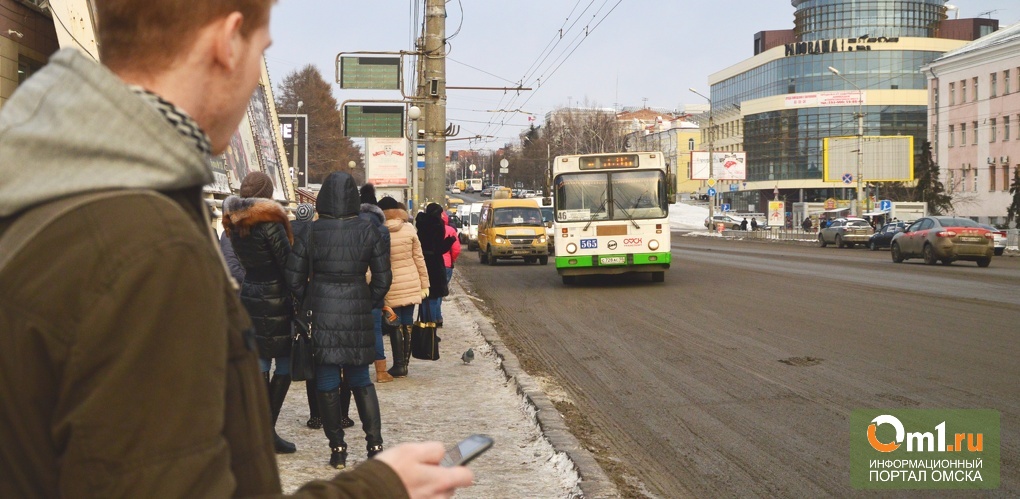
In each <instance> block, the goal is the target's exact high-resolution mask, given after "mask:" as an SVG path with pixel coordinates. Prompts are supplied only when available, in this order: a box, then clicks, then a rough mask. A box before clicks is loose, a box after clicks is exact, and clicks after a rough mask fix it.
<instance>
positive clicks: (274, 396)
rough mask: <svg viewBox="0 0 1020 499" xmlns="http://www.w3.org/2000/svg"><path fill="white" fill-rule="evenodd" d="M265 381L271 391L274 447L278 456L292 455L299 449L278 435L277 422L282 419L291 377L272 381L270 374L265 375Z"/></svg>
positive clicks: (270, 403)
mask: <svg viewBox="0 0 1020 499" xmlns="http://www.w3.org/2000/svg"><path fill="white" fill-rule="evenodd" d="M265 379H266V385H267V387H268V389H269V411H270V412H269V413H270V414H271V415H272V416H273V419H272V421H273V447H274V448H275V449H276V453H277V454H291V453H293V452H296V451H297V447H296V446H295V445H294V444H293V443H291V442H288V441H286V440H284V439H282V438H280V436H279V435H277V434H276V420H277V419H278V418H279V417H280V409H281V408H282V407H283V400H284V399H286V398H287V390H288V389H290V375H289V374H286V375H282V376H281V375H276V376H273V380H272V381H270V380H269V373H265Z"/></svg>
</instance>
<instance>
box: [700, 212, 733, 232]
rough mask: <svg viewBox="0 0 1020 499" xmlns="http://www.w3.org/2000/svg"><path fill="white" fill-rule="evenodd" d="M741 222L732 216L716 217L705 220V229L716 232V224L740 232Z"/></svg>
mask: <svg viewBox="0 0 1020 499" xmlns="http://www.w3.org/2000/svg"><path fill="white" fill-rule="evenodd" d="M740 222H742V220H738V219H736V218H733V217H731V216H730V215H715V216H713V217H712V218H705V228H706V229H710V230H715V227H716V224H723V228H724V229H732V230H740Z"/></svg>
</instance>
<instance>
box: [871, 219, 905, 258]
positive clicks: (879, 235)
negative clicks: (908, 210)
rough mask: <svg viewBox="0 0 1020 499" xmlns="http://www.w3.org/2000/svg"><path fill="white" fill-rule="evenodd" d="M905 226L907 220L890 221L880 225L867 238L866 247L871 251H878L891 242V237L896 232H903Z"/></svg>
mask: <svg viewBox="0 0 1020 499" xmlns="http://www.w3.org/2000/svg"><path fill="white" fill-rule="evenodd" d="M906 228H907V222H900V221H896V222H891V223H887V224H885V225H883V226H882V228H881V229H878V230H877V231H875V233H874V234H872V235H871V237H870V238H868V248H871V251H878V250H879V249H882V248H888V247H889V246H890V245H891V244H892V238H893V236H895V235H896V234H899V233H900V232H903V230H904V229H906Z"/></svg>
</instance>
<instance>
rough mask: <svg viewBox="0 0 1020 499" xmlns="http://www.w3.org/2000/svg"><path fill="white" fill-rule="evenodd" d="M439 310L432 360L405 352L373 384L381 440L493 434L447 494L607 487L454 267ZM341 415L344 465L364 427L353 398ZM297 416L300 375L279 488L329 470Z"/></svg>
mask: <svg viewBox="0 0 1020 499" xmlns="http://www.w3.org/2000/svg"><path fill="white" fill-rule="evenodd" d="M443 319H444V327H443V328H442V329H440V330H439V336H440V337H441V338H442V343H440V354H441V358H440V359H439V360H438V361H434V362H430V361H423V360H418V359H411V365H410V369H409V373H410V374H409V376H408V377H407V378H401V379H396V380H394V381H393V382H391V383H382V384H378V383H377V384H376V389H377V391H378V394H379V405H380V409H381V411H382V418H383V424H382V430H383V439H384V442H385V443H384V445H385V446H386V448H390V447H393V446H394V445H396V444H398V443H401V442H413V441H423V440H438V441H441V442H443V443H445V444H446V445H447V446H452V445H454V444H456V443H457V442H459V441H460V440H461V439H462V438H464V437H466V436H468V435H470V434H472V433H482V434H486V435H489V436H490V437H492V438H493V439H494V440H495V444H494V445H493V447H492V448H491V449H490V450H489V451H488V452H486V453H485V454H483V455H481V456H480V457H478V458H477V459H476V460H475V461H473V462H472V463H471V464H469V466H470V467H471V469H472V470H473V471H474V473H475V485H474V486H473V487H470V488H467V489H462V490H461V491H460V492H459V493H458V494H457V497H464V498H469V497H470V498H475V497H477V498H506V497H529V498H560V497H578V496H582V494H583V495H584V496H587V497H611V496H615V495H616V493H615V490H614V489H613V488H612V485H611V482H610V481H609V480H608V479H607V478H606V477H605V474H604V473H603V472H602V470H601V469H599V468H598V466H597V465H596V464H595V461H594V459H593V458H592V457H591V456H590V454H588V453H587V451H585V450H584V449H582V448H580V445H579V444H578V443H577V440H576V439H575V438H574V437H573V436H572V435H570V433H569V432H567V431H566V427H565V424H563V422H562V417H561V416H560V415H559V413H557V412H555V409H553V406H552V404H551V403H550V402H549V401H548V399H547V398H546V397H545V396H544V394H542V393H541V391H540V389H538V388H537V386H538V385H537V384H536V383H535V382H534V381H533V380H531V379H530V377H528V375H527V374H525V373H523V371H521V370H520V368H519V364H518V363H517V359H516V358H515V357H514V356H513V355H512V354H510V353H509V352H508V351H507V349H506V347H504V346H503V345H502V342H500V341H499V339H498V335H496V333H495V330H494V329H493V328H492V325H491V324H490V323H489V319H488V318H487V317H484V316H483V315H482V314H481V312H479V310H478V309H477V308H476V307H475V305H474V303H473V301H472V298H471V297H470V296H468V295H467V294H466V292H465V290H464V288H463V287H462V286H461V284H460V282H459V279H458V278H457V275H456V273H454V279H453V282H451V283H450V296H449V297H447V298H444V300H443ZM383 339H384V342H385V343H386V356H387V364H388V365H392V359H391V358H390V345H389V338H388V337H383ZM468 348H472V349H474V353H475V360H474V361H473V362H471V363H470V364H464V362H463V361H461V358H460V357H461V354H462V353H464V352H465V351H466V350H467V349H468ZM370 372H371V374H372V378H373V380H374V379H375V370H374V369H373V368H371V367H370ZM350 417H351V419H353V420H354V421H355V426H354V427H353V428H348V429H346V430H345V434H346V435H345V437H346V438H345V439H346V442H347V445H348V449H349V450H348V452H349V454H350V455H349V457H348V459H347V463H348V466H352V465H357V464H358V463H360V462H361V461H363V460H364V459H365V433H364V431H362V430H361V422H360V421H359V419H358V413H357V409H356V407H355V405H354V403H353V401H352V403H351V411H350ZM307 419H308V404H307V402H306V399H305V386H304V383H303V382H300V383H294V384H293V385H291V389H290V392H289V393H288V394H287V400H286V402H285V403H284V406H283V409H282V411H281V414H280V418H279V422H278V423H277V425H276V429H277V432H278V433H279V434H280V436H281V437H283V438H285V439H287V440H290V441H292V442H294V443H295V444H296V445H297V448H298V451H297V453H295V454H290V455H277V462H278V464H279V467H280V475H281V480H282V482H283V489H284V491H285V492H293V491H294V490H296V489H297V488H298V487H299V486H300V485H301V484H302V483H304V482H306V481H308V480H312V479H328V478H330V477H332V476H333V475H334V474H335V473H336V471H335V470H332V469H331V468H329V466H328V461H329V447H328V445H327V444H326V437H325V436H324V435H323V433H322V430H311V429H309V428H307V427H306V426H305V421H306V420H307ZM540 422H541V425H542V427H541V428H540ZM542 428H544V429H545V434H543V430H542ZM550 442H552V443H550ZM553 444H555V445H556V449H554V447H553ZM580 476H584V480H583V481H582V480H581V478H580Z"/></svg>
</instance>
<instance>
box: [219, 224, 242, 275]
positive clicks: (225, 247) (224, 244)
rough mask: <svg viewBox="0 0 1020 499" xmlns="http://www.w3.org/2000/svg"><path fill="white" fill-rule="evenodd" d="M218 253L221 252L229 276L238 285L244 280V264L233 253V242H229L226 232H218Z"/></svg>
mask: <svg viewBox="0 0 1020 499" xmlns="http://www.w3.org/2000/svg"><path fill="white" fill-rule="evenodd" d="M220 253H223V259H224V260H226V262H227V268H228V269H230V276H231V277H233V278H234V281H237V285H238V286H240V285H241V283H243V282H244V265H241V262H240V261H238V260H237V254H236V253H234V244H233V243H231V242H230V236H228V235H227V233H226V232H224V233H222V234H220Z"/></svg>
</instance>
